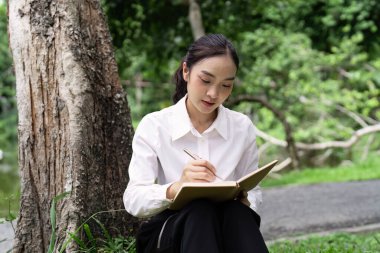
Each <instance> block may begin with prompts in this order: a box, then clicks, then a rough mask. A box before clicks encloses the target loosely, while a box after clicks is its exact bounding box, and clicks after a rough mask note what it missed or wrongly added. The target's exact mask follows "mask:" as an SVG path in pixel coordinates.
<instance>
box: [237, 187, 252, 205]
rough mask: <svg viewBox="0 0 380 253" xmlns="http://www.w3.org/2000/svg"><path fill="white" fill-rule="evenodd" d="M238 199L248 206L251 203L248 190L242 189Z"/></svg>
mask: <svg viewBox="0 0 380 253" xmlns="http://www.w3.org/2000/svg"><path fill="white" fill-rule="evenodd" d="M237 199H238V200H239V201H240V202H241V203H243V204H244V205H246V206H248V207H249V206H250V205H251V203H250V202H249V200H248V193H247V192H246V191H241V192H240V194H239V196H238V197H237Z"/></svg>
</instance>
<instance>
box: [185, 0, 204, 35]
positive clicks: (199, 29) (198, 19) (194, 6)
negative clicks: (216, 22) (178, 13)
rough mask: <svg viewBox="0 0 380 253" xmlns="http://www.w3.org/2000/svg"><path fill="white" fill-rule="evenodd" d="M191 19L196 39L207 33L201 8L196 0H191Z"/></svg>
mask: <svg viewBox="0 0 380 253" xmlns="http://www.w3.org/2000/svg"><path fill="white" fill-rule="evenodd" d="M189 21H190V25H191V31H192V32H193V38H194V40H197V39H199V38H200V37H202V36H203V35H205V29H204V27H203V21H202V14H201V8H200V6H199V4H198V3H197V1H196V0H189Z"/></svg>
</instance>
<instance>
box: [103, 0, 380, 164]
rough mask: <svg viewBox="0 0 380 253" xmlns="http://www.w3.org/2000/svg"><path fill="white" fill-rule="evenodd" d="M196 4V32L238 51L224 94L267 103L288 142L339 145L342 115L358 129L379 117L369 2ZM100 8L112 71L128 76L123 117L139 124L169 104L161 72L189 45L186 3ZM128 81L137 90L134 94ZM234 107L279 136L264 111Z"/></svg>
mask: <svg viewBox="0 0 380 253" xmlns="http://www.w3.org/2000/svg"><path fill="white" fill-rule="evenodd" d="M199 4H200V7H201V12H202V19H203V25H204V27H205V30H206V32H207V33H223V34H225V35H227V37H229V38H230V39H231V40H232V41H233V43H234V44H235V46H236V48H237V49H238V53H239V54H240V58H241V62H242V64H241V68H240V70H239V73H238V75H239V80H238V81H237V83H236V86H235V88H234V92H233V96H235V95H238V94H250V95H255V96H261V97H263V98H265V99H266V100H268V101H269V102H270V103H271V105H273V106H274V107H275V108H277V110H280V111H281V112H283V113H284V114H285V116H286V119H287V121H288V122H289V123H290V124H291V126H292V129H293V131H294V132H293V135H294V138H295V140H296V141H301V142H306V143H314V142H324V141H330V140H346V139H348V138H349V137H351V135H352V134H353V132H354V130H357V129H359V128H361V127H362V125H360V124H359V123H358V122H357V121H355V120H354V119H353V118H352V117H351V116H349V113H348V112H351V113H354V114H356V115H357V116H358V117H361V118H362V119H363V120H364V121H367V123H368V122H372V124H373V122H376V121H377V122H378V121H379V120H380V117H379V115H380V102H379V97H380V94H379V93H380V74H379V73H380V71H379V70H380V63H379V59H380V57H379V55H380V47H379V39H380V36H379V33H378V31H379V22H378V20H379V17H380V3H379V2H378V1H376V0H363V1H359V0H354V1H345V0H329V1H320V0H311V1H301V0H281V1H272V0H271V1H265V2H263V1H255V0H238V1H209V0H207V1H199ZM104 6H105V9H106V12H107V15H108V19H109V23H110V25H111V32H112V35H113V37H114V41H115V46H116V48H117V49H116V52H117V61H118V64H119V66H120V75H121V77H122V79H123V80H129V82H128V83H129V84H130V86H128V87H127V90H128V95H129V98H128V99H129V102H130V105H131V109H132V117H133V119H134V120H135V121H139V119H141V117H142V116H143V115H145V114H146V113H148V112H151V111H154V110H159V109H162V108H163V107H165V106H168V105H170V104H171V102H170V96H171V93H172V91H173V90H174V86H172V85H171V84H170V83H171V75H172V73H173V72H174V70H175V69H176V67H177V66H178V63H179V62H180V60H181V57H183V56H184V54H185V52H186V47H187V45H188V44H189V43H190V42H191V41H192V34H191V30H190V24H189V22H188V20H187V12H188V5H187V4H186V3H185V2H183V1H175V0H172V1H166V2H165V4H164V3H163V2H160V1H143V2H141V1H133V2H132V3H128V4H127V3H125V2H122V1H104ZM125 28H127V29H125ZM138 80H143V81H145V84H146V86H144V87H142V88H135V85H136V84H137V83H138ZM139 92H141V94H142V97H141V98H139V96H138V94H139ZM234 109H237V110H239V111H242V112H244V113H247V114H248V115H250V116H251V117H252V119H253V121H254V123H255V124H256V125H257V126H258V128H259V129H261V130H262V131H264V132H266V133H268V134H271V135H273V136H276V137H278V138H281V139H284V136H285V135H284V129H283V126H282V125H281V122H279V120H278V119H277V118H275V117H274V116H273V115H272V116H269V114H271V113H270V112H269V113H268V111H267V109H265V108H262V107H260V106H258V105H256V104H252V103H244V104H241V105H239V106H237V107H236V108H234ZM258 142H259V144H261V140H259V141H258ZM281 152H282V153H283V152H284V151H281ZM336 153H337V155H336V157H339V159H345V157H344V155H342V154H340V153H339V151H336ZM282 155H283V156H284V157H285V156H286V154H282ZM280 156H281V154H280Z"/></svg>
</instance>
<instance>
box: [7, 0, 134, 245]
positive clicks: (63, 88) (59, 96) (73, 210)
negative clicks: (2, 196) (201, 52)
mask: <svg viewBox="0 0 380 253" xmlns="http://www.w3.org/2000/svg"><path fill="white" fill-rule="evenodd" d="M9 37H10V46H11V49H12V55H13V60H14V68H15V74H16V87H17V105H18V113H19V123H18V130H19V136H18V139H19V168H20V173H21V207H20V213H19V217H18V221H17V230H16V239H15V248H14V252H24V251H30V252H45V251H46V250H47V248H48V244H49V240H50V235H51V232H52V230H51V224H50V220H49V217H50V216H49V208H50V205H51V201H52V198H53V197H54V196H57V195H59V194H61V193H63V192H69V195H68V196H67V197H66V198H65V199H64V200H62V201H61V202H59V204H58V206H57V209H56V210H57V213H56V216H57V224H56V229H57V230H56V231H57V235H58V237H57V242H56V243H57V245H61V244H62V241H63V240H64V239H65V237H66V236H67V231H71V232H73V231H74V230H75V229H77V228H78V226H79V225H80V224H81V223H82V222H83V221H84V219H85V218H87V217H89V216H90V215H91V214H94V213H95V212H98V211H104V210H110V209H120V208H122V207H123V204H122V194H123V191H124V189H125V187H126V184H127V180H128V174H127V166H128V163H129V159H130V156H131V137H132V134H133V129H132V126H131V122H130V115H129V108H128V103H127V99H126V97H125V93H124V92H123V90H122V88H121V85H120V83H119V78H118V73H117V66H116V62H115V60H114V54H113V49H112V45H111V40H110V35H109V31H108V28H107V24H106V22H105V19H104V16H103V14H102V11H101V8H100V4H99V2H98V1H96V0H91V1H50V0H49V1H48V0H46V1H43V0H39V1H36V0H24V1H10V2H9ZM99 218H100V220H101V221H102V223H103V224H104V225H105V226H106V227H107V228H109V229H111V231H112V233H116V232H117V231H116V230H115V229H118V231H119V232H120V233H123V234H125V232H126V231H130V230H129V229H130V228H131V225H132V226H133V220H131V219H130V217H129V216H127V213H126V212H116V213H109V214H107V215H104V216H101V217H99ZM112 228H115V229H112Z"/></svg>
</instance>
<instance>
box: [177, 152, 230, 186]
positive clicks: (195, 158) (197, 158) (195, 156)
mask: <svg viewBox="0 0 380 253" xmlns="http://www.w3.org/2000/svg"><path fill="white" fill-rule="evenodd" d="M183 151H184V152H185V153H186V154H188V155H189V156H190V157H191V158H193V159H194V160H200V159H202V158H201V157H200V156H199V155H197V154H194V153H192V152H190V150H188V149H187V148H184V149H183ZM213 174H214V173H213ZM214 176H215V177H217V178H219V179H220V180H222V181H224V180H223V179H222V178H220V177H219V176H218V175H216V174H214Z"/></svg>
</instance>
